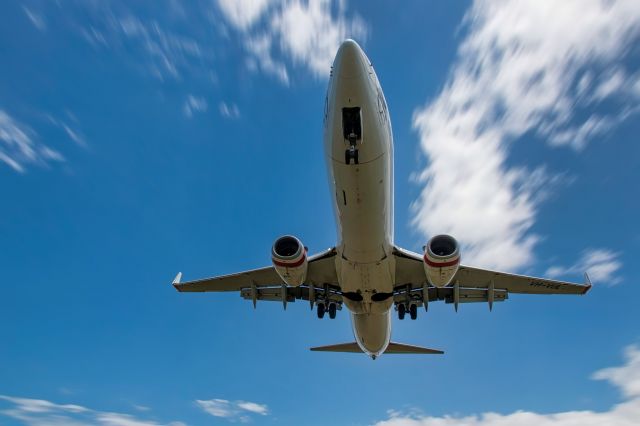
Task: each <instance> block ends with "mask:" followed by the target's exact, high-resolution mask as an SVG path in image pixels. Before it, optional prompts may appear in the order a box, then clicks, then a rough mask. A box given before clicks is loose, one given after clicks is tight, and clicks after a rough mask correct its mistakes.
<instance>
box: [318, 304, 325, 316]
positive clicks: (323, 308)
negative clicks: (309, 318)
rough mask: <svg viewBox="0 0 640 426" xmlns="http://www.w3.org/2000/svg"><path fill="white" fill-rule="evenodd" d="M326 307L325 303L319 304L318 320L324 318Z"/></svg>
mask: <svg viewBox="0 0 640 426" xmlns="http://www.w3.org/2000/svg"><path fill="white" fill-rule="evenodd" d="M324 312H325V307H324V303H318V318H320V319H322V318H324Z"/></svg>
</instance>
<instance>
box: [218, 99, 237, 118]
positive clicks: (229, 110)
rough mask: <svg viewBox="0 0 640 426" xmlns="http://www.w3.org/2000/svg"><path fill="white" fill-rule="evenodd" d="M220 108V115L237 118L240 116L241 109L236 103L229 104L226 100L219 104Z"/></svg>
mask: <svg viewBox="0 0 640 426" xmlns="http://www.w3.org/2000/svg"><path fill="white" fill-rule="evenodd" d="M218 110H219V111H220V115H222V116H223V117H224V118H230V119H235V118H238V117H240V110H239V109H238V106H237V105H236V104H233V103H232V104H227V103H226V102H220V105H218Z"/></svg>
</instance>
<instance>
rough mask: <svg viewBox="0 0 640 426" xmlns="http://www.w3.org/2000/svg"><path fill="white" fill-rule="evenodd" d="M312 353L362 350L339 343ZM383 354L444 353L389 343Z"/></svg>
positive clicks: (352, 344)
mask: <svg viewBox="0 0 640 426" xmlns="http://www.w3.org/2000/svg"><path fill="white" fill-rule="evenodd" d="M311 350H312V351H317V352H349V353H362V349H360V346H358V344H357V343H356V342H352V343H339V344H337V345H328V346H317V347H315V348H311ZM384 353H385V354H423V355H427V354H429V355H431V354H436V355H441V354H443V353H444V352H443V351H440V350H437V349H429V348H423V347H421V346H414V345H405V344H403V343H395V342H391V343H389V346H387V349H386V350H385V351H384Z"/></svg>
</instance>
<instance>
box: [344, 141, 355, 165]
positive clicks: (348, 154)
mask: <svg viewBox="0 0 640 426" xmlns="http://www.w3.org/2000/svg"><path fill="white" fill-rule="evenodd" d="M351 159H353V164H358V150H357V149H356V146H355V144H354V145H351V146H350V147H349V149H347V150H345V151H344V162H345V164H347V165H348V164H351Z"/></svg>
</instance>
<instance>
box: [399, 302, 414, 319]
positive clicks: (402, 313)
mask: <svg viewBox="0 0 640 426" xmlns="http://www.w3.org/2000/svg"><path fill="white" fill-rule="evenodd" d="M396 309H397V310H398V319H400V320H403V319H404V316H405V314H406V313H407V310H408V311H409V317H411V319H412V320H415V319H416V318H418V305H416V304H415V303H411V304H409V309H407V305H405V304H404V303H398V305H397V308H396Z"/></svg>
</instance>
